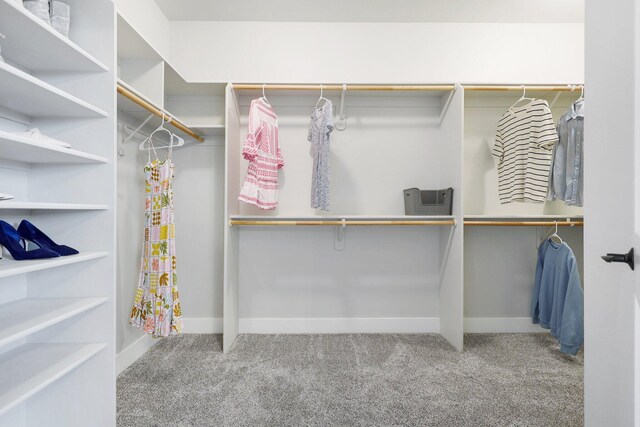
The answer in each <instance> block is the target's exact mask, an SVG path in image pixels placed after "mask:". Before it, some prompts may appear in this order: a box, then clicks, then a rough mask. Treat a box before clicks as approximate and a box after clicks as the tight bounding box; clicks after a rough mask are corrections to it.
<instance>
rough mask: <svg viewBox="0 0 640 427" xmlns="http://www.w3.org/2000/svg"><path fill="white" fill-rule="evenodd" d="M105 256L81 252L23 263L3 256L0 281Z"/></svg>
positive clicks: (98, 253) (104, 254) (0, 264)
mask: <svg viewBox="0 0 640 427" xmlns="http://www.w3.org/2000/svg"><path fill="white" fill-rule="evenodd" d="M107 255H109V253H108V252H81V253H79V254H77V255H69V256H61V257H58V258H46V259H34V260H24V261H14V260H13V259H10V258H9V257H8V256H5V257H4V259H2V260H0V279H2V278H5V277H11V276H17V275H19V274H25V273H32V272H34V271H41V270H48V269H50V268H56V267H62V266H64V265H71V264H77V263H79V262H85V261H90V260H92V259H98V258H103V257H106V256H107ZM0 307H1V306H0Z"/></svg>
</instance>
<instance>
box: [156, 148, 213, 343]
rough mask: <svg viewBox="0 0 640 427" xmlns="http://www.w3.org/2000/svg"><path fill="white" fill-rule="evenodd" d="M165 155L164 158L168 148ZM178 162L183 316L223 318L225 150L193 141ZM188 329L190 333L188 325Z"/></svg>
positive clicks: (178, 154) (178, 248)
mask: <svg viewBox="0 0 640 427" xmlns="http://www.w3.org/2000/svg"><path fill="white" fill-rule="evenodd" d="M162 152H163V155H164V154H165V152H166V150H163V151H162ZM173 161H174V163H175V165H176V169H175V179H174V181H173V189H174V203H175V220H176V254H177V255H176V256H177V260H178V261H177V262H178V263H177V272H178V290H179V291H180V302H181V305H182V313H183V316H184V317H185V318H186V319H188V318H207V319H211V318H215V319H219V318H222V278H223V268H224V262H223V257H224V251H223V248H224V229H223V227H221V226H220V224H223V223H224V219H223V217H224V200H223V197H222V195H223V194H224V147H223V146H219V145H217V146H216V145H208V143H199V142H191V143H189V144H188V146H185V147H182V148H180V149H176V150H174V152H173ZM211 279H213V282H212V281H211ZM185 322H186V323H187V321H185ZM185 329H186V332H189V330H188V325H186V326H185ZM216 332H219V331H216Z"/></svg>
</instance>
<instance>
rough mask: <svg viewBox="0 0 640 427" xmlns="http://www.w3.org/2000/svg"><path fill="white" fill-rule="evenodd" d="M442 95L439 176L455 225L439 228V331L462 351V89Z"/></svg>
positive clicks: (459, 87) (460, 87)
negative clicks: (448, 96) (450, 194)
mask: <svg viewBox="0 0 640 427" xmlns="http://www.w3.org/2000/svg"><path fill="white" fill-rule="evenodd" d="M445 96H446V95H444V96H443V98H442V105H443V108H446V111H444V112H443V116H442V117H443V119H442V124H441V128H442V141H441V144H442V147H441V159H442V165H443V167H442V169H441V179H442V182H443V183H450V184H447V185H451V186H452V187H453V188H454V192H453V217H454V218H455V220H456V224H457V226H456V227H451V228H450V229H442V230H440V251H441V255H440V256H441V269H440V334H441V335H442V336H443V337H444V338H446V340H447V341H449V343H450V344H451V345H452V346H453V347H454V348H455V349H456V350H458V351H462V346H463V333H464V304H463V288H464V287H463V274H464V273H463V252H464V251H463V243H464V242H463V239H464V230H463V227H464V225H463V212H464V210H463V206H462V201H463V194H462V193H463V186H462V180H463V177H462V163H463V158H462V150H463V140H464V138H463V134H464V132H463V123H464V89H463V88H462V86H460V85H456V90H455V92H454V93H453V96H452V98H451V101H450V102H449V103H448V104H447V100H446V99H445Z"/></svg>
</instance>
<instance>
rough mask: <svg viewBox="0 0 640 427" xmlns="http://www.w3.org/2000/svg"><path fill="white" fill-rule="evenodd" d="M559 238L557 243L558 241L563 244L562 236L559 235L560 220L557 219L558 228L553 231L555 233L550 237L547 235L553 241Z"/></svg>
mask: <svg viewBox="0 0 640 427" xmlns="http://www.w3.org/2000/svg"><path fill="white" fill-rule="evenodd" d="M554 237H555V238H556V239H558V241H557V242H556V243H558V244H559V245H561V244H563V243H564V242H563V241H562V237H560V236H559V235H558V222H557V221H556V228H555V231H554V232H553V234H552V235H551V236H549V237H547V239H550V240H551V241H553V238H554Z"/></svg>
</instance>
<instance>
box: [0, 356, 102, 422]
mask: <svg viewBox="0 0 640 427" xmlns="http://www.w3.org/2000/svg"><path fill="white" fill-rule="evenodd" d="M105 347H106V344H25V345H22V346H20V347H18V348H16V349H13V350H11V351H9V352H7V353H5V354H3V355H2V356H0V384H2V391H0V415H2V414H4V413H5V412H7V411H9V410H10V409H11V408H13V407H15V406H16V405H18V404H20V403H22V402H24V401H25V400H27V399H28V398H30V397H31V396H33V395H35V394H36V393H38V392H39V391H41V390H43V389H44V388H46V387H47V386H49V385H50V384H52V383H53V382H55V381H56V380H58V379H60V378H62V377H63V376H64V375H66V374H68V373H69V372H71V371H73V370H74V369H76V368H77V367H79V366H80V365H82V364H83V363H84V362H86V361H87V360H89V359H91V358H92V357H93V356H95V355H96V354H98V353H99V352H100V351H102V350H103V349H104V348H105Z"/></svg>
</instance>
